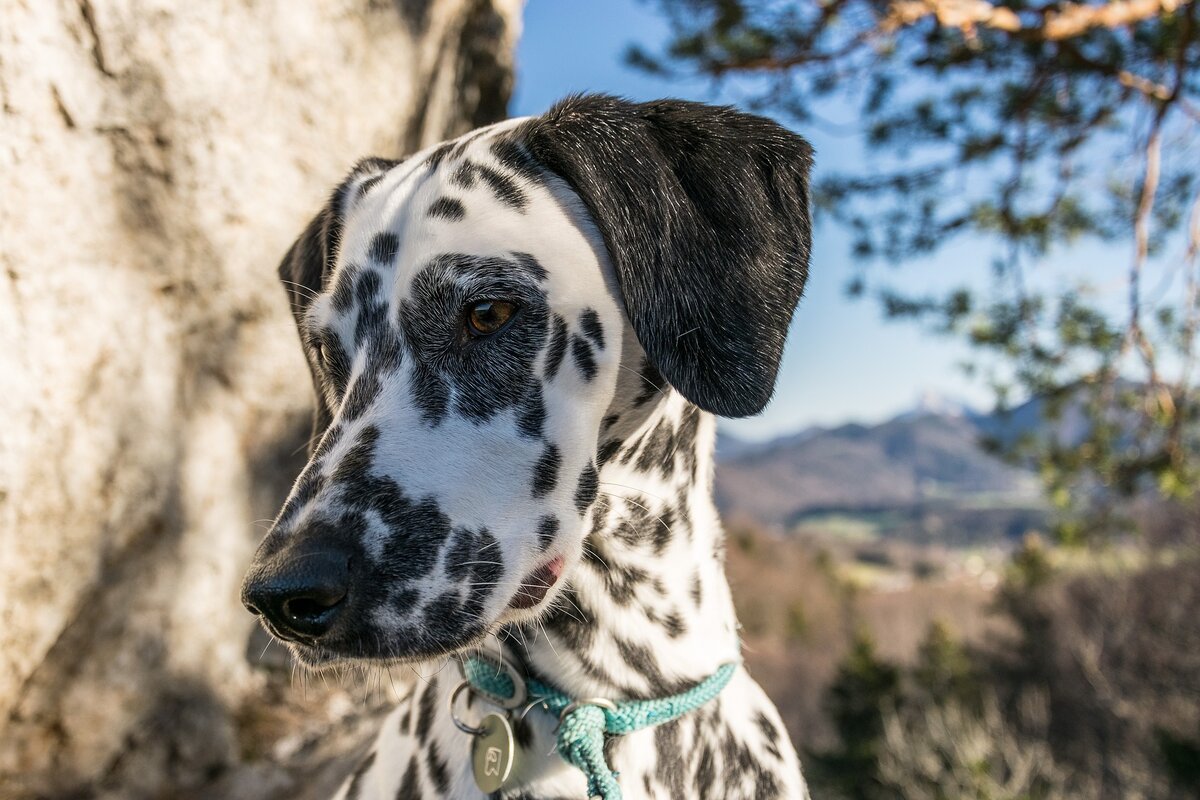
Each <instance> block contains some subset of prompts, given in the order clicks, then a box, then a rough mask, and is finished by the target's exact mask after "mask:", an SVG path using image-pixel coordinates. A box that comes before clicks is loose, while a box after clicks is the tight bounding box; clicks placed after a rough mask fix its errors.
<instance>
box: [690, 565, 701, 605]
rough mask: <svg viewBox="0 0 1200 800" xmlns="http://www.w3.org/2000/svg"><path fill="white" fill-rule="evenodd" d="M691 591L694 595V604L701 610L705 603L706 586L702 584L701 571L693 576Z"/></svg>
mask: <svg viewBox="0 0 1200 800" xmlns="http://www.w3.org/2000/svg"><path fill="white" fill-rule="evenodd" d="M690 591H691V595H692V602H693V603H695V604H696V608H700V606H701V604H702V603H703V602H704V586H703V584H702V583H701V582H700V573H699V571H697V572H695V573H693V574H692V588H691V590H690Z"/></svg>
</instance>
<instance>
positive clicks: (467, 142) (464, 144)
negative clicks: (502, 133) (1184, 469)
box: [450, 130, 483, 158]
mask: <svg viewBox="0 0 1200 800" xmlns="http://www.w3.org/2000/svg"><path fill="white" fill-rule="evenodd" d="M482 135H483V131H482V130H477V131H472V132H471V133H468V134H467V135H465V136H463V137H462V138H461V139H459V140H458V143H457V144H455V145H454V149H453V150H452V151H451V153H450V155H451V157H453V158H462V156H463V153H465V152H467V148H468V147H470V146H471V145H472V144H473V143H474V142H475V140H476V139H478V138H479V137H480V136H482Z"/></svg>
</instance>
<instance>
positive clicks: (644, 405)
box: [502, 365, 738, 699]
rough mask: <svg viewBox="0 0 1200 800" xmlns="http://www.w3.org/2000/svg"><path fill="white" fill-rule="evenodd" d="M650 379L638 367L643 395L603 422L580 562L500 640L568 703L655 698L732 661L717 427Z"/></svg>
mask: <svg viewBox="0 0 1200 800" xmlns="http://www.w3.org/2000/svg"><path fill="white" fill-rule="evenodd" d="M628 372H629V373H631V374H635V375H636V374H638V373H637V372H635V371H634V370H628ZM649 376H654V377H653V378H652V377H649ZM654 378H657V374H656V373H654V372H653V370H652V369H649V368H648V367H646V366H645V365H643V367H642V371H641V373H640V383H641V389H640V390H639V391H638V392H630V393H626V392H620V393H619V394H618V396H619V397H620V396H625V397H632V398H635V399H633V400H632V401H629V402H626V403H623V404H614V408H613V409H610V411H611V413H610V414H609V416H608V417H606V429H605V430H602V432H601V437H600V446H599V461H600V462H601V467H600V493H599V495H598V497H597V500H596V502H595V504H594V505H593V507H592V508H591V510H590V512H589V515H588V517H587V519H586V520H585V522H586V523H587V524H588V529H587V533H586V539H585V543H584V548H585V552H584V556H583V559H582V561H581V562H580V563H579V564H578V565H577V567H576V568H575V569H574V570H573V571H572V573H571V574H570V575H569V577H568V578H567V584H566V585H565V586H564V587H563V590H562V591H561V592H560V595H559V596H558V597H557V598H555V602H554V605H553V607H552V609H551V611H550V612H549V613H548V614H547V616H546V617H545V618H543V619H542V620H540V621H539V622H538V623H535V624H532V625H525V626H522V627H521V628H518V629H510V630H509V631H507V632H506V635H505V636H503V637H502V638H503V639H504V641H505V644H506V645H508V646H509V647H511V648H512V651H513V654H514V655H515V656H516V658H517V659H518V660H520V661H523V662H524V663H525V666H526V667H527V668H528V669H530V670H531V671H532V672H533V673H535V674H537V675H539V676H540V677H542V678H544V679H546V680H548V681H550V682H552V683H554V684H555V685H557V686H558V687H559V688H561V689H562V690H563V691H565V692H567V693H568V694H571V695H572V696H576V697H593V696H601V697H609V698H613V699H621V698H649V697H662V696H666V695H669V694H674V693H677V692H679V691H682V690H684V689H686V688H688V687H689V686H692V685H694V684H695V683H696V682H698V681H700V680H703V679H704V678H705V677H707V676H708V675H710V674H712V673H713V672H714V671H716V670H717V668H718V667H720V666H721V665H722V664H724V663H727V662H729V661H733V660H736V659H737V657H738V635H737V630H738V626H737V619H736V616H735V614H734V609H733V602H732V599H731V597H730V592H729V584H728V582H727V581H726V579H725V570H724V541H723V534H722V531H721V526H720V522H719V519H718V516H717V511H716V507H715V506H714V504H713V499H712V476H713V450H714V444H715V436H716V423H715V420H714V418H713V417H712V415H710V414H707V413H705V412H702V411H700V410H699V409H698V408H696V407H695V406H694V405H692V404H691V403H690V402H688V401H687V400H686V399H685V398H684V397H683V396H682V395H680V394H678V393H677V392H675V391H674V390H672V389H670V388H666V387H665V384H663V382H662V381H661V379H657V380H655V379H654ZM660 387H662V388H660Z"/></svg>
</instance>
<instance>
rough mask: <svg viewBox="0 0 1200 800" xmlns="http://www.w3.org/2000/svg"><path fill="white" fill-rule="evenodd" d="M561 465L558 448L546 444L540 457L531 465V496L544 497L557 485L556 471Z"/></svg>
mask: <svg viewBox="0 0 1200 800" xmlns="http://www.w3.org/2000/svg"><path fill="white" fill-rule="evenodd" d="M561 465H562V456H561V455H560V454H559V452H558V448H557V447H555V446H554V445H552V444H547V445H546V449H545V450H544V451H542V457H541V458H539V459H538V460H537V463H536V464H534V465H533V496H534V497H545V496H546V495H547V494H549V493H550V492H551V491H553V489H554V487H555V486H557V485H558V470H559V467H560V466H561Z"/></svg>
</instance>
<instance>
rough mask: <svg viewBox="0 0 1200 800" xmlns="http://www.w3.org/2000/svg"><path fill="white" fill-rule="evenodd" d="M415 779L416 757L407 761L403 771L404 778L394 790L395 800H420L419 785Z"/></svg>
mask: <svg viewBox="0 0 1200 800" xmlns="http://www.w3.org/2000/svg"><path fill="white" fill-rule="evenodd" d="M418 780H419V779H418V778H417V757H416V756H413V757H412V758H410V759H409V760H408V766H407V767H405V769H404V777H403V778H401V779H400V788H399V789H397V790H396V800H422V798H421V785H420V784H419V783H418Z"/></svg>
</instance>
